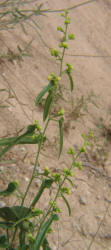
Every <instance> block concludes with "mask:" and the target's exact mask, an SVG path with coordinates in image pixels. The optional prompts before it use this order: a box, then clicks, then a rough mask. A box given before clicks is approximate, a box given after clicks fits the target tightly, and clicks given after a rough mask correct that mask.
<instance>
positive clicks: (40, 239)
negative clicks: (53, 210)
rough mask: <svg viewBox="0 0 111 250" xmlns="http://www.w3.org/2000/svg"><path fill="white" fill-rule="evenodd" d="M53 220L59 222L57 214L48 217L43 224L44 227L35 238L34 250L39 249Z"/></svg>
mask: <svg viewBox="0 0 111 250" xmlns="http://www.w3.org/2000/svg"><path fill="white" fill-rule="evenodd" d="M54 220H59V216H58V215H57V214H52V215H51V216H50V218H49V219H48V220H47V221H46V222H45V224H44V226H43V227H42V229H41V232H40V233H39V235H38V236H37V239H36V243H35V246H34V250H39V249H40V247H41V246H42V244H43V241H44V238H45V235H46V233H47V231H48V229H49V227H50V225H51V224H52V222H53V221H54Z"/></svg>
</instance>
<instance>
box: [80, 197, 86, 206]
mask: <svg viewBox="0 0 111 250" xmlns="http://www.w3.org/2000/svg"><path fill="white" fill-rule="evenodd" d="M79 202H80V204H82V205H87V200H86V198H85V197H83V196H80V198H79Z"/></svg>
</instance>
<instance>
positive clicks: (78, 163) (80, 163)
mask: <svg viewBox="0 0 111 250" xmlns="http://www.w3.org/2000/svg"><path fill="white" fill-rule="evenodd" d="M75 166H76V167H77V168H79V170H82V169H83V168H82V162H81V161H78V162H76V164H75Z"/></svg>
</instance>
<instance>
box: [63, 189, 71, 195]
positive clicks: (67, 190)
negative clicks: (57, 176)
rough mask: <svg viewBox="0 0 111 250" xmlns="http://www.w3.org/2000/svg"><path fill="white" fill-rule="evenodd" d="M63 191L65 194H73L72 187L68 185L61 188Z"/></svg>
mask: <svg viewBox="0 0 111 250" xmlns="http://www.w3.org/2000/svg"><path fill="white" fill-rule="evenodd" d="M61 192H62V193H65V194H68V195H70V194H71V190H70V188H68V187H62V188H61Z"/></svg>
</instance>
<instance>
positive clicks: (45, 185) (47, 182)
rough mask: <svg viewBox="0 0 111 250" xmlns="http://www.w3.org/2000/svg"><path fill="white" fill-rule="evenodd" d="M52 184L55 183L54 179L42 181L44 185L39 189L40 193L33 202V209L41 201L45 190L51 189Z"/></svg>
mask: <svg viewBox="0 0 111 250" xmlns="http://www.w3.org/2000/svg"><path fill="white" fill-rule="evenodd" d="M52 183H53V179H45V180H43V181H42V184H41V186H40V188H39V191H38V193H37V195H36V196H35V198H34V200H33V201H32V204H31V207H34V206H35V204H36V203H37V202H38V200H39V199H40V197H41V195H42V193H43V191H44V189H45V188H50V187H51V185H52Z"/></svg>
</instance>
